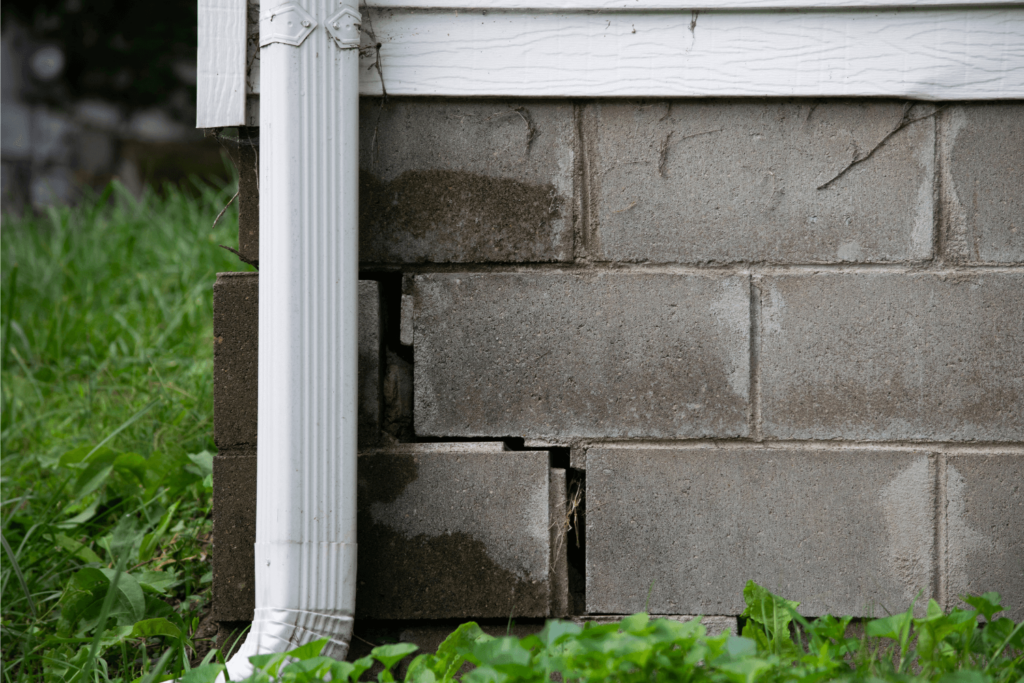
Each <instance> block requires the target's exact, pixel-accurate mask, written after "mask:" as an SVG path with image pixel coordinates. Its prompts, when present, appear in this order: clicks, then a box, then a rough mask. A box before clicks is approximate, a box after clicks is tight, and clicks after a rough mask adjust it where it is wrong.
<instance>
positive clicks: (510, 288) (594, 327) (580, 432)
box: [415, 272, 750, 438]
mask: <svg viewBox="0 0 1024 683" xmlns="http://www.w3.org/2000/svg"><path fill="white" fill-rule="evenodd" d="M415 327H416V346H415V349H416V363H415V426H416V432H417V434H419V435H433V436H495V437H498V436H509V435H511V436H522V437H526V438H538V437H573V436H580V437H659V438H673V437H704V436H718V437H728V436H745V435H746V434H747V432H748V403H749V374H750V370H749V351H750V305H749V281H748V278H747V277H746V276H697V275H667V274H638V273H621V272H620V273H603V274H596V275H590V274H584V275H580V274H569V273H554V272H531V273H496V274H452V275H448V274H444V275H442V274H435V275H423V276H417V278H416V281H415Z"/></svg>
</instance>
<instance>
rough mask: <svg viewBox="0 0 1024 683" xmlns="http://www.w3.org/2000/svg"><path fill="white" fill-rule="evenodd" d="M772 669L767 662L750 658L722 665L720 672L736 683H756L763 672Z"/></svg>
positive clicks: (719, 668)
mask: <svg viewBox="0 0 1024 683" xmlns="http://www.w3.org/2000/svg"><path fill="white" fill-rule="evenodd" d="M771 668H772V665H771V664H769V663H768V662H766V661H765V660H763V659H757V658H754V657H749V658H747V659H741V660H739V661H735V662H726V663H725V664H721V665H720V666H719V667H718V670H719V671H721V672H722V673H724V674H725V675H726V676H728V677H729V679H730V680H732V681H735V683H754V681H756V680H757V679H758V677H759V676H760V675H761V674H762V673H763V672H765V671H768V670H769V669H771Z"/></svg>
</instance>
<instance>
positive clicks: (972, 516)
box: [945, 454, 1024, 621]
mask: <svg viewBox="0 0 1024 683" xmlns="http://www.w3.org/2000/svg"><path fill="white" fill-rule="evenodd" d="M945 484H946V485H945V498H946V500H945V506H946V597H947V601H948V602H949V604H950V605H955V604H959V603H960V601H959V600H958V599H957V598H958V597H959V596H962V595H980V594H981V593H985V592H987V591H997V592H998V593H999V594H1000V595H1001V596H1002V598H1003V605H1005V606H1007V607H1008V608H1009V609H1008V610H1007V611H1006V613H1004V614H1003V615H1002V616H1007V617H1010V618H1012V619H1013V620H1014V621H1021V620H1022V619H1024V455H1022V454H1015V455H1010V454H1005V455H980V454H969V455H948V456H946V482H945Z"/></svg>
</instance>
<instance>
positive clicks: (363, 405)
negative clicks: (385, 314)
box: [359, 280, 384, 448]
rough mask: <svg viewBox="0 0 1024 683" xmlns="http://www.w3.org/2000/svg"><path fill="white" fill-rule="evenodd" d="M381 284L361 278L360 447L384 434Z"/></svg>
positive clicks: (377, 441) (370, 443) (376, 440)
mask: <svg viewBox="0 0 1024 683" xmlns="http://www.w3.org/2000/svg"><path fill="white" fill-rule="evenodd" d="M380 311H381V309H380V285H379V284H378V283H376V282H373V281H371V280H360V281H359V447H360V448H366V447H370V446H375V445H377V444H378V443H379V442H380V438H381V420H382V418H383V415H382V413H383V409H382V401H383V392H382V384H383V379H384V378H383V374H384V370H383V368H384V363H383V362H382V359H381V352H382V351H383V348H384V346H383V340H382V333H381V314H380Z"/></svg>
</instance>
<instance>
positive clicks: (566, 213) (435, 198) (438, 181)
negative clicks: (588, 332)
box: [359, 98, 574, 263]
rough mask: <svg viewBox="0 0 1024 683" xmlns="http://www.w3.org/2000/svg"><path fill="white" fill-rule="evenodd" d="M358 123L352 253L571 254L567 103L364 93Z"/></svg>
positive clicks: (385, 257)
mask: <svg viewBox="0 0 1024 683" xmlns="http://www.w3.org/2000/svg"><path fill="white" fill-rule="evenodd" d="M360 121H361V124H360V140H359V151H360V193H359V213H360V219H359V223H360V248H359V257H360V260H361V261H363V262H374V263H420V262H436V263H447V262H460V263H467V262H490V261H514V262H522V261H566V260H571V258H572V253H573V237H572V235H573V226H572V198H573V169H574V160H573V154H574V152H573V149H574V147H573V145H574V142H573V141H574V132H573V131H574V126H573V109H572V105H571V104H568V103H563V102H550V101H515V102H504V101H497V100H485V101H480V100H478V101H453V100H432V99H423V98H407V99H401V98H391V99H388V100H387V101H386V102H385V103H382V102H381V100H379V99H375V98H362V100H361V103H360Z"/></svg>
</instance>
